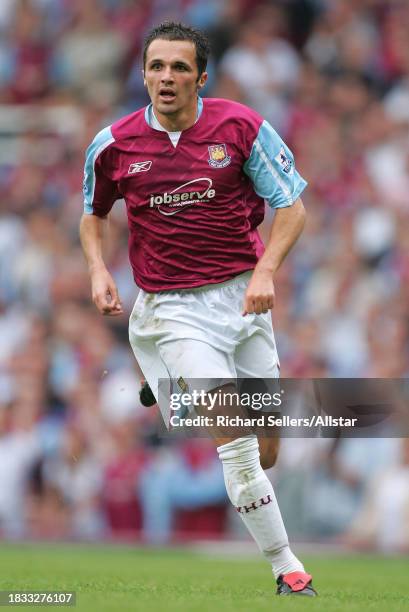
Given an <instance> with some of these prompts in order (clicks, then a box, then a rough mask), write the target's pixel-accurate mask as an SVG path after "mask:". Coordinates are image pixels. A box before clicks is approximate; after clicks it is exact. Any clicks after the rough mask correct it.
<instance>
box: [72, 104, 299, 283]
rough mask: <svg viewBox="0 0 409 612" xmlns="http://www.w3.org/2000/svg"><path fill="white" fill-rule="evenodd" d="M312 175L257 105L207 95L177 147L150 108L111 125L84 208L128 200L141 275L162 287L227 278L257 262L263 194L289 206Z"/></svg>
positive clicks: (98, 145)
mask: <svg viewBox="0 0 409 612" xmlns="http://www.w3.org/2000/svg"><path fill="white" fill-rule="evenodd" d="M305 186H306V182H305V181H304V179H302V178H301V176H300V175H299V174H298V172H297V170H296V169H295V167H294V159H293V155H292V153H291V151H290V150H289V149H288V148H287V146H286V145H285V144H284V142H283V141H282V140H281V138H280V137H279V136H278V134H277V133H276V132H275V131H274V130H273V128H272V127H271V126H270V125H269V124H268V123H267V122H266V121H264V120H263V118H262V117H261V116H260V115H258V114H257V113H256V112H255V111H253V110H251V109H250V108H248V107H246V106H243V105H241V104H238V103H236V102H231V101H229V100H221V99H209V98H205V99H203V100H202V99H200V98H199V117H198V120H197V121H196V123H195V124H194V125H193V126H191V127H190V128H189V129H187V130H184V131H183V132H182V133H181V135H180V138H179V140H178V142H177V145H176V146H174V144H172V141H171V139H170V137H169V135H168V134H167V132H165V131H159V130H157V129H154V128H153V127H151V125H150V121H149V107H147V108H146V109H141V110H139V111H137V112H135V113H132V114H130V115H127V116H126V117H123V118H122V119H120V120H119V121H117V122H116V123H114V124H113V125H112V126H110V127H107V128H105V129H104V130H102V131H101V132H99V134H97V136H96V137H95V139H94V141H93V142H92V144H91V145H90V147H89V148H88V150H87V155H86V162H85V178H84V211H85V213H87V214H94V215H97V216H105V215H107V214H108V213H109V211H110V210H111V208H112V206H113V204H114V202H115V201H116V200H118V199H121V198H124V200H125V202H126V208H127V214H128V225H129V232H130V236H129V257H130V262H131V265H132V269H133V273H134V278H135V282H136V284H137V285H138V286H140V287H142V288H143V289H144V290H145V291H149V292H158V291H165V290H176V289H184V288H193V287H199V286H202V285H208V284H211V283H220V282H223V281H226V280H229V279H231V278H233V277H234V276H236V275H238V274H240V273H241V272H244V271H246V270H250V269H252V268H254V266H255V264H256V263H257V260H258V259H259V257H260V256H261V254H262V252H263V245H262V242H261V239H260V237H259V235H258V232H257V226H258V225H259V224H260V223H261V221H262V220H263V217H264V200H265V201H266V202H267V203H268V204H269V205H270V206H271V207H273V208H283V207H286V206H291V204H293V202H295V200H296V199H297V198H298V197H299V195H300V194H301V192H302V191H303V189H304V187H305Z"/></svg>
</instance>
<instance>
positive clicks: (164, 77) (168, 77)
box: [161, 66, 173, 83]
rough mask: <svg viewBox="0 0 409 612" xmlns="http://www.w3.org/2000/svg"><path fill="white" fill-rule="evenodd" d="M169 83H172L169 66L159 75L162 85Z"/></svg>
mask: <svg viewBox="0 0 409 612" xmlns="http://www.w3.org/2000/svg"><path fill="white" fill-rule="evenodd" d="M169 81H173V73H172V69H171V67H170V66H165V68H164V69H163V71H162V75H161V82H162V83H169Z"/></svg>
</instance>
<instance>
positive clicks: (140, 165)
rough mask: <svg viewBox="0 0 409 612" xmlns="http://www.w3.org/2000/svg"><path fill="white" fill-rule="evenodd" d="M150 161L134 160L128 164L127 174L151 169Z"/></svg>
mask: <svg viewBox="0 0 409 612" xmlns="http://www.w3.org/2000/svg"><path fill="white" fill-rule="evenodd" d="M151 166H152V162H151V161H143V162H135V163H134V164H131V165H130V166H129V170H128V174H136V173H137V172H148V170H150V169H151Z"/></svg>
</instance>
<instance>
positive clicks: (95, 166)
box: [83, 127, 121, 217]
mask: <svg viewBox="0 0 409 612" xmlns="http://www.w3.org/2000/svg"><path fill="white" fill-rule="evenodd" d="M114 141H115V139H114V137H113V136H112V132H111V128H110V127H106V128H104V129H103V130H101V132H99V133H98V134H97V135H96V136H95V138H94V140H93V141H92V143H91V144H90V146H89V147H88V149H87V152H86V154H85V167H84V185H83V192H84V213H85V214H87V215H97V216H98V217H104V216H105V215H107V214H108V213H109V211H110V210H111V208H112V206H113V204H114V202H115V200H118V199H119V198H120V197H121V196H120V194H119V192H118V188H117V185H116V182H115V181H113V180H112V179H111V178H109V176H110V164H109V159H108V157H107V156H106V155H104V152H106V151H107V149H108V147H109V145H110V144H112V143H113V142H114Z"/></svg>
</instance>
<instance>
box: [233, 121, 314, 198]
mask: <svg viewBox="0 0 409 612" xmlns="http://www.w3.org/2000/svg"><path fill="white" fill-rule="evenodd" d="M243 170H244V172H245V173H246V174H247V176H248V177H249V178H250V180H251V181H252V183H253V187H254V190H255V192H256V193H257V195H258V196H260V197H261V198H264V199H265V200H266V202H267V203H268V204H269V206H271V207H272V208H285V207H287V206H291V205H292V204H294V202H295V201H296V200H297V198H298V197H299V196H300V194H301V193H302V191H303V190H304V189H305V187H306V186H307V181H305V180H304V179H303V178H302V177H301V176H300V174H299V173H298V172H297V170H296V169H295V166H294V156H293V154H292V153H291V151H290V149H289V148H288V147H287V145H286V144H285V143H284V141H283V140H281V138H280V136H279V135H278V134H277V132H276V131H275V130H274V129H273V128H272V127H271V125H270V124H269V123H268V122H267V121H263V123H262V124H261V126H260V128H259V131H258V134H257V137H256V139H255V140H254V142H253V146H252V149H251V153H250V156H249V158H248V159H247V161H246V162H245V164H244V166H243Z"/></svg>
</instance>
